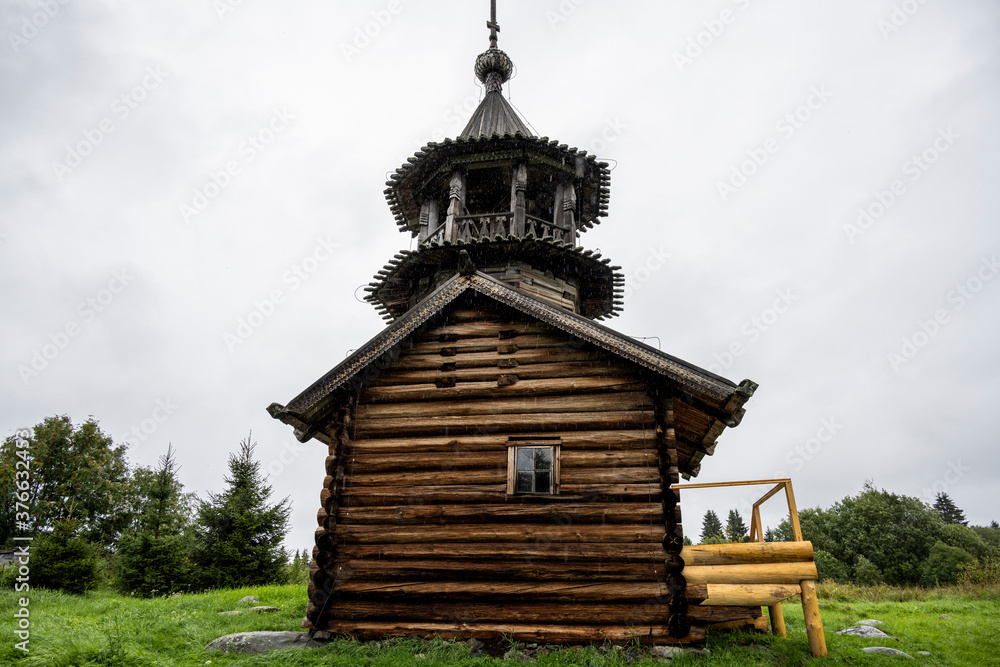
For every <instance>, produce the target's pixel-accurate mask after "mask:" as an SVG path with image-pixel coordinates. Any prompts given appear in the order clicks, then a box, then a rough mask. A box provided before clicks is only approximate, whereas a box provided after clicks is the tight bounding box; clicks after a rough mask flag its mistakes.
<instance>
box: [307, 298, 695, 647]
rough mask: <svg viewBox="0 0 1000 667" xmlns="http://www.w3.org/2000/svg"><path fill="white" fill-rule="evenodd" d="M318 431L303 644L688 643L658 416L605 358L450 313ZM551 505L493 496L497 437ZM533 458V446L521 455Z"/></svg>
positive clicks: (689, 589)
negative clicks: (455, 639)
mask: <svg viewBox="0 0 1000 667" xmlns="http://www.w3.org/2000/svg"><path fill="white" fill-rule="evenodd" d="M412 343H413V344H412V345H411V346H410V347H409V348H408V349H406V350H404V351H402V352H401V353H400V355H399V356H398V357H397V358H396V360H395V361H394V362H393V363H392V364H391V365H390V366H389V367H388V368H387V369H385V371H384V372H382V373H381V374H380V375H379V377H378V378H377V379H375V380H374V381H371V382H370V383H369V384H368V385H366V386H365V387H363V388H362V390H361V392H360V394H359V395H358V397H357V404H356V406H354V407H352V408H350V409H347V410H345V411H342V413H341V414H339V415H338V416H337V417H336V418H335V419H333V420H331V422H330V425H329V427H328V428H327V429H326V430H327V433H328V434H329V435H330V436H331V438H332V442H333V444H332V445H331V447H330V457H329V458H328V459H327V472H328V477H327V479H326V486H325V488H324V491H323V495H322V498H321V501H322V504H323V507H322V508H321V509H320V512H319V514H318V520H319V523H320V527H319V529H318V530H317V549H316V550H315V551H314V553H315V554H316V562H315V563H314V565H313V570H312V572H313V573H312V577H311V583H310V603H309V607H308V612H307V620H306V623H305V625H306V627H315V628H317V629H324V630H330V631H334V632H343V633H349V634H352V635H354V636H357V637H379V636H384V635H409V634H440V635H442V636H466V637H467V636H476V637H486V636H496V635H497V634H500V633H507V634H513V635H514V636H515V637H520V638H523V639H525V640H528V641H551V642H584V641H597V642H600V641H604V640H606V639H610V640H612V641H627V640H629V639H631V638H633V637H637V638H639V639H641V640H643V641H648V642H652V643H677V642H683V641H700V640H702V639H703V638H704V631H703V629H701V628H699V627H695V628H693V629H692V628H690V626H689V624H688V623H687V621H686V620H685V619H686V616H685V611H686V609H687V605H688V603H691V604H692V605H697V604H698V603H699V602H701V601H702V600H704V598H705V597H706V596H707V589H706V587H705V586H703V585H692V586H686V585H685V582H684V579H683V577H682V576H681V575H680V570H681V568H682V567H683V560H682V559H681V558H680V547H681V543H680V541H681V538H682V533H681V529H680V514H679V506H678V503H677V497H676V495H675V494H674V493H673V492H668V494H667V496H664V494H663V489H664V488H669V487H667V486H664V482H666V484H669V483H670V482H671V481H676V478H677V465H676V457H677V454H676V451H675V450H673V449H672V447H673V444H672V442H673V441H672V437H673V436H672V432H668V430H667V424H666V420H668V419H669V418H670V416H669V402H667V401H666V399H665V398H664V397H663V396H658V395H656V393H655V392H654V391H651V390H650V388H649V387H648V385H647V382H646V379H645V378H644V376H643V374H642V373H641V372H640V371H639V370H638V369H637V368H636V367H634V366H632V365H630V364H627V363H625V362H623V361H621V360H620V359H618V358H616V357H614V356H613V355H611V354H609V353H607V352H604V351H602V350H599V349H597V348H595V347H593V346H591V345H588V344H583V343H580V342H579V341H576V340H575V339H572V338H570V337H569V336H567V335H565V334H563V333H561V332H559V331H557V330H555V329H553V328H551V327H548V326H546V325H543V324H540V323H538V322H532V321H524V320H523V319H522V318H520V316H517V315H516V314H513V313H512V312H501V311H499V306H496V305H494V306H492V307H491V309H490V310H477V309H474V308H469V309H468V310H453V311H452V312H451V313H450V314H449V315H448V316H447V319H446V320H445V321H443V322H439V323H438V324H437V325H436V326H434V327H432V328H429V329H428V330H425V331H424V332H422V333H420V334H419V335H417V336H415V338H414V339H413V341H412ZM534 438H545V439H546V440H539V441H538V442H539V444H542V443H545V442H548V443H553V444H555V443H558V444H559V446H560V452H561V458H560V470H561V473H560V476H561V479H560V484H559V492H558V494H555V495H551V496H549V495H546V496H521V495H508V493H507V465H508V458H507V449H508V445H509V444H510V443H511V442H512V439H519V440H520V441H522V442H524V441H532V439H534ZM532 442H533V441H532Z"/></svg>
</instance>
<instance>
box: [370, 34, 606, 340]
mask: <svg viewBox="0 0 1000 667" xmlns="http://www.w3.org/2000/svg"><path fill="white" fill-rule="evenodd" d="M490 27H491V36H490V48H489V49H488V50H487V51H485V52H484V53H482V54H480V55H479V57H478V58H477V59H476V65H475V72H476V77H477V78H478V79H479V80H480V81H481V82H482V84H483V86H484V89H485V94H484V96H483V99H482V102H481V103H480V104H479V107H478V108H477V109H476V111H475V112H474V113H473V114H472V118H471V119H470V120H469V122H468V124H467V125H466V127H465V129H464V130H463V131H462V133H461V134H460V135H459V136H458V137H457V138H455V139H445V140H444V141H443V142H441V143H430V144H428V145H426V146H424V147H423V148H422V149H421V150H419V151H417V153H416V155H414V156H413V157H412V158H410V159H409V160H408V161H407V163H406V164H404V165H403V166H401V167H400V168H399V169H397V170H396V171H395V173H394V174H393V175H392V176H391V177H390V179H389V181H388V182H387V183H386V185H387V188H386V190H385V196H386V199H387V200H388V202H389V207H390V209H391V210H392V212H393V214H394V215H395V218H396V224H397V225H398V226H399V228H400V231H403V232H409V233H410V234H411V235H412V236H414V237H416V238H417V242H418V247H417V249H416V250H414V251H402V252H400V253H399V254H397V255H396V256H395V257H394V258H393V260H392V261H391V262H389V263H388V264H387V265H386V266H385V267H384V268H383V269H382V271H380V272H379V273H378V274H377V275H376V276H375V281H374V282H372V283H371V284H370V285H369V286H368V288H367V291H368V292H369V294H368V297H367V299H368V300H369V301H370V302H371V303H373V304H374V305H375V306H376V308H378V310H379V312H380V313H381V314H382V315H383V316H384V317H385V319H387V320H396V319H398V318H399V317H401V316H402V315H403V314H404V313H406V312H407V311H408V310H410V308H412V307H413V306H415V305H416V304H417V303H418V302H419V301H420V300H421V299H423V298H425V297H426V296H427V295H428V294H430V293H431V292H433V291H434V290H435V289H437V288H438V287H440V286H441V285H442V284H444V283H445V282H446V281H447V280H449V279H450V278H451V277H452V276H454V275H455V274H456V273H461V270H460V269H461V265H462V262H463V261H464V262H466V266H473V267H475V269H476V270H479V271H482V272H483V273H485V274H487V275H490V276H492V277H495V278H496V279H498V280H500V281H501V282H503V283H505V284H508V285H511V286H512V287H517V288H520V289H524V290H526V291H528V292H530V293H532V294H534V295H535V296H536V297H538V298H540V299H542V300H544V301H546V302H548V303H552V304H554V305H557V306H560V307H562V308H565V309H567V310H569V311H571V312H574V313H578V314H580V315H583V316H584V317H587V318H591V319H601V318H604V317H608V316H611V315H614V314H617V312H618V311H619V310H620V306H621V300H620V297H621V293H622V287H623V285H624V278H623V277H622V276H621V274H619V273H617V270H618V269H620V267H617V266H611V265H610V260H607V259H602V258H601V257H600V255H599V254H597V253H593V252H591V251H588V250H584V249H583V248H580V247H579V246H578V245H577V243H578V240H579V237H580V234H581V233H583V232H585V231H587V230H588V229H590V228H591V227H593V226H594V225H595V224H597V223H598V222H599V219H600V218H601V217H603V216H605V215H606V214H607V210H608V208H607V207H608V200H609V197H610V183H611V174H610V172H609V170H608V165H607V163H605V162H599V161H598V160H597V158H596V157H595V156H593V155H589V154H587V152H586V151H584V150H580V149H577V148H571V147H569V146H567V145H566V144H560V143H559V142H558V141H555V140H551V139H549V138H548V137H538V136H536V135H535V133H534V132H532V131H531V129H529V126H528V124H527V123H526V122H525V121H524V120H522V119H521V117H520V116H519V115H518V114H517V112H516V111H515V110H514V108H513V107H512V106H511V104H510V103H509V102H508V101H507V100H506V99H505V98H504V96H503V92H502V91H503V84H504V83H506V82H507V81H508V80H509V79H510V77H511V73H512V72H513V70H514V65H513V63H512V62H511V60H510V58H509V57H508V56H507V54H506V53H504V52H503V51H501V50H500V49H498V48H497V44H496V43H497V39H496V32H497V30H498V29H499V27H498V26H497V25H496V22H495V21H491V22H490ZM462 251H464V253H463V252H462ZM462 258H464V259H462Z"/></svg>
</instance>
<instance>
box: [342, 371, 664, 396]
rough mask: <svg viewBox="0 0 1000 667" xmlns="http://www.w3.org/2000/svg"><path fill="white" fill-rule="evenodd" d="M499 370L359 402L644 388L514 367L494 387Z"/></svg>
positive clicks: (625, 381) (625, 380) (387, 389)
mask: <svg viewBox="0 0 1000 667" xmlns="http://www.w3.org/2000/svg"><path fill="white" fill-rule="evenodd" d="M500 370H501V369H495V370H491V371H490V373H489V379H488V380H485V381H479V382H477V381H461V380H460V379H459V378H458V377H456V381H457V384H456V385H455V386H454V387H438V386H437V385H436V384H433V382H432V381H431V382H427V383H424V384H404V385H393V386H379V387H369V388H368V389H366V390H365V391H364V392H362V394H361V397H360V399H359V402H360V403H362V404H365V403H370V404H374V403H392V402H404V401H454V400H457V399H468V398H494V397H497V398H501V397H513V396H552V395H558V394H570V393H572V394H586V393H597V392H620V391H641V390H643V389H644V388H645V386H644V383H643V382H641V381H640V380H638V379H637V378H635V377H622V376H594V377H568V378H544V379H537V380H536V379H530V378H521V377H520V374H519V373H518V371H519V370H520V366H518V367H517V368H511V369H503V370H509V371H510V372H512V373H514V374H517V375H518V377H519V378H520V379H519V381H518V382H517V384H513V385H508V386H506V387H498V386H497V383H496V378H497V375H498V374H499V373H500ZM444 375H448V376H451V377H454V376H455V373H452V372H447V373H445V372H440V371H438V372H435V373H434V377H433V378H429V379H430V380H435V379H437V378H438V377H442V376H444Z"/></svg>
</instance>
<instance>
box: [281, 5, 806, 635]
mask: <svg viewBox="0 0 1000 667" xmlns="http://www.w3.org/2000/svg"><path fill="white" fill-rule="evenodd" d="M495 12H496V6H495V0H494V2H493V16H492V20H491V21H489V22H488V23H487V27H488V28H489V29H490V46H489V49H488V50H487V51H485V52H484V53H482V54H481V55H480V56H479V57H478V58H477V59H476V62H475V73H476V76H477V77H478V79H479V80H480V81H481V82H482V84H483V86H484V89H485V94H484V96H483V98H482V102H481V103H480V105H479V107H478V108H477V109H476V110H475V112H474V113H473V115H472V117H471V119H470V120H469V122H468V124H467V126H466V127H465V129H464V130H463V131H462V133H461V134H460V135H459V136H458V137H456V138H454V139H446V140H444V141H443V142H441V143H430V144H428V145H427V146H424V147H423V148H422V149H421V150H419V151H418V152H417V153H416V154H415V155H414V157H412V158H410V159H409V160H408V161H407V163H406V164H404V165H403V166H402V167H400V168H399V169H397V170H396V171H395V173H394V174H392V176H391V178H390V180H389V181H388V183H387V184H386V185H387V188H386V189H385V196H386V199H387V200H388V203H389V207H390V209H391V211H392V213H393V215H394V217H395V220H396V224H397V225H398V226H399V229H400V231H401V232H403V233H405V234H410V235H412V236H415V237H416V238H417V241H418V246H417V248H416V250H412V251H401V252H399V253H397V254H396V255H395V257H394V258H393V259H392V260H391V261H390V262H389V263H388V264H387V265H386V266H385V267H384V268H383V269H382V270H381V271H379V272H378V274H377V275H376V277H375V281H374V282H372V283H371V284H370V286H369V287H368V288H367V289H368V296H367V300H368V301H370V302H371V304H372V305H373V306H375V308H377V309H378V311H379V312H380V313H381V314H382V315H383V316H384V317H385V318H386V319H387V320H389V321H390V324H389V325H388V326H387V328H386V329H384V330H383V331H382V332H381V333H380V334H379V335H377V336H376V337H375V338H373V339H372V340H370V341H368V342H367V343H365V344H364V345H363V346H361V347H360V348H359V349H358V350H357V351H355V352H354V353H353V354H351V355H350V356H349V357H348V358H347V359H346V360H344V361H343V362H342V363H340V364H339V365H337V366H336V367H335V368H333V369H332V370H330V371H329V372H328V373H326V374H325V375H323V376H322V377H321V378H320V379H319V380H317V381H316V382H315V383H313V384H312V385H311V386H309V387H308V388H306V389H305V390H304V391H303V392H302V393H301V394H299V395H298V396H296V397H295V398H294V399H292V400H291V401H290V402H289V403H288V404H287V405H280V404H277V403H275V404H272V405H271V406H270V407H269V408H268V411H269V412H270V414H271V415H272V417H274V418H276V419H279V420H281V421H282V422H284V423H286V424H289V425H290V426H292V427H293V428H294V429H295V434H296V437H297V438H298V439H299V440H301V441H303V442H305V441H308V440H310V439H315V440H317V441H319V442H320V443H322V444H323V445H325V446H326V447H327V448H328V452H329V455H328V456H327V458H326V476H325V478H324V479H323V481H322V487H319V484H317V487H318V488H317V491H318V495H319V501H320V506H319V511H318V514H317V519H318V523H319V527H318V528H317V530H316V545H315V548H314V550H313V556H314V560H313V563H312V566H311V571H310V583H309V589H308V590H309V601H308V607H307V612H306V619H305V621H304V623H303V625H304V627H307V628H312V629H321V630H327V631H331V632H335V633H342V634H347V635H352V636H354V637H357V638H360V639H377V638H381V637H386V636H406V635H418V636H430V635H434V634H437V635H441V636H443V637H477V638H480V639H487V638H496V637H498V636H500V635H503V636H509V637H511V636H512V637H514V638H518V639H523V640H525V641H536V642H546V643H589V642H598V643H599V642H603V641H612V642H627V641H632V640H634V639H638V640H640V641H642V642H644V643H649V644H669V643H686V642H700V641H703V640H704V637H705V630H706V628H707V627H709V626H711V625H713V624H719V623H732V622H734V621H736V622H743V623H755V622H759V621H760V620H761V616H762V612H761V608H760V605H761V604H773V603H774V602H775V600H778V601H779V602H780V599H781V598H782V597H789V596H790V595H792V594H794V593H797V592H798V586H797V585H796V586H794V587H792V588H790V587H789V584H797V583H798V581H799V579H800V578H805V579H809V578H811V579H815V567H814V566H812V551H811V546H809V545H808V543H790V544H792V545H795V544H798V546H797V547H795V548H792V547H789V548H788V549H786V550H785V551H782V552H781V553H778V551H776V548H774V547H768V548H767V549H766V551H767V553H771V554H777V555H774V556H767V555H766V554H764V555H762V554H763V551H762V549H763V548H764V546H765V545H763V543H762V544H761V547H760V548H756V547H754V545H733V547H737V546H738V547H741V548H744V550H743V551H744V552H745V553H743V552H739V550H738V549H736V550H735V551H734V550H732V549H731V550H729V551H728V552H725V553H723V552H724V551H725V550H724V549H722V546H717V547H710V548H707V549H706V548H702V547H694V548H692V547H683V538H684V529H683V526H682V524H681V508H680V491H678V490H676V489H673V488H672V485H675V484H677V483H678V482H679V477H680V476H682V475H683V476H685V477H690V476H695V475H697V474H698V472H699V470H700V468H701V465H702V459H703V457H705V456H709V455H712V454H713V452H714V451H715V449H716V445H717V442H718V440H719V437H720V436H721V435H722V433H723V431H724V430H725V429H726V428H731V427H735V426H737V425H738V424H739V423H740V420H741V418H742V417H743V413H744V408H743V405H744V403H746V401H747V400H748V399H749V398H750V397H751V396H752V395H753V393H754V390H755V389H756V388H757V385H756V384H755V383H753V382H751V381H749V380H744V381H743V382H741V383H739V384H736V383H734V382H731V381H730V380H727V379H725V378H722V377H719V376H717V375H715V374H713V373H710V372H708V371H706V370H704V369H701V368H698V367H697V366H695V365H693V364H690V363H687V362H685V361H683V360H681V359H678V358H676V357H673V356H670V355H668V354H664V353H662V352H660V351H659V350H656V349H654V348H652V347H650V346H648V345H645V344H643V343H641V342H639V341H637V340H634V339H632V338H630V337H628V336H625V335H623V334H621V333H618V332H617V331H615V330H613V329H611V328H608V327H607V326H604V325H602V324H600V323H599V320H602V319H604V318H607V317H610V316H613V315H615V314H616V313H617V312H618V311H619V310H620V308H621V306H622V302H621V300H620V297H621V295H622V291H623V289H622V288H623V285H624V278H623V276H622V274H621V273H619V270H620V267H617V266H612V265H610V261H609V260H608V259H605V258H602V257H601V256H600V255H599V254H597V253H595V252H592V251H590V250H585V249H584V248H582V247H581V246H580V245H579V241H580V237H581V235H582V234H583V233H585V232H586V231H587V230H588V229H590V228H592V227H593V226H594V225H596V224H598V222H600V220H601V218H602V217H604V216H605V215H606V213H607V206H608V200H609V195H610V172H609V170H608V165H607V163H605V162H600V161H599V160H598V159H597V158H596V157H595V156H593V155H589V154H587V153H586V151H582V150H578V149H576V148H571V147H569V146H567V145H566V144H561V143H559V142H558V141H555V140H551V139H549V138H547V137H538V136H536V135H535V134H534V133H533V132H532V131H531V129H529V127H528V125H527V124H526V123H525V122H524V121H523V120H522V119H521V118H520V117H519V115H518V114H517V113H516V112H515V110H514V109H513V108H512V106H511V105H510V103H509V102H508V101H507V100H506V99H505V97H504V95H503V92H502V90H503V84H504V83H506V82H507V80H508V79H509V78H510V77H511V74H512V71H513V64H512V62H511V60H510V58H509V57H508V56H507V55H506V54H505V53H504V52H503V51H501V50H500V49H499V48H498V47H497V37H498V35H497V33H498V31H499V25H498V24H497V22H496V14H495ZM317 481H318V479H317ZM807 547H808V548H807ZM692 549H694V551H692ZM699 549H700V550H701V551H698V550H699ZM748 549H749V550H748ZM768 558H770V561H769V562H768V563H765V564H764V565H760V563H762V562H763V561H764V560H767V559H768ZM805 561H808V563H807V562H805ZM686 564H687V567H686ZM765 566H766V567H771V568H772V569H774V568H775V567H778V569H780V570H782V571H787V570H790V569H791V570H795V569H796V567H798V570H796V571H795V572H793V573H791V574H789V573H787V572H786V573H785V574H783V575H781V576H778V577H776V576H775V575H774V573H773V572H770V573H768V574H766V576H757V575H754V576H750V575H748V574H747V572H746V570H747V568H753V567H765ZM803 567H804V568H805V569H804V575H803V572H802V571H803ZM809 567H812V570H811V571H810V570H809ZM726 568H729V570H728V575H725V576H723V575H719V574H718V573H716V574H714V575H713V574H712V573H710V572H708V571H709V570H719V569H722V570H726ZM734 568H736V569H734ZM738 568H743V570H742V571H740V572H738V573H737V569H738ZM695 570H699V572H695ZM810 572H811V575H810ZM800 575H801V576H800ZM712 576H715V577H716V579H715V580H713V579H712ZM755 576H756V578H754V577H755ZM719 577H721V579H720V578H719ZM727 577H728V578H727ZM786 580H787V581H786ZM776 585H777V589H780V590H777V592H776ZM782 585H784V588H781V586H782ZM712 586H715V587H716V588H715V589H713V588H712ZM754 586H757V587H758V588H759V589H760V590H757V589H754V590H753V592H752V594H750V593H746V590H749V589H750V588H753V587H754ZM740 587H742V589H746V590H743V594H742V595H741V594H738V593H739V591H738V590H736V589H739V588H740ZM748 587H749V588H748ZM713 590H714V592H713ZM755 604H756V605H757V606H756V607H754V606H753V605H755ZM778 609H779V610H780V606H779V607H778ZM771 615H772V624H774V611H773V609H772V614H771ZM775 629H776V631H777V630H778V628H777V627H776V628H775ZM781 631H782V632H783V627H782V628H781ZM820 636H822V635H821V631H820ZM811 640H812V639H811V638H810V641H811ZM814 652H815V651H814Z"/></svg>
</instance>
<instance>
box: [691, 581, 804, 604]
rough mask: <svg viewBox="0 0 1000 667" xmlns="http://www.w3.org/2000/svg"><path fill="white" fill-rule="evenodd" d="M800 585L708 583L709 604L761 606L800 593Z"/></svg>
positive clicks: (705, 602) (706, 601) (706, 602)
mask: <svg viewBox="0 0 1000 667" xmlns="http://www.w3.org/2000/svg"><path fill="white" fill-rule="evenodd" d="M798 593H799V587H798V586H795V585H791V584H708V598H707V599H706V600H705V601H704V602H702V604H704V605H709V606H729V605H733V606H737V607H749V606H755V607H759V606H762V605H772V604H774V603H776V602H781V601H782V600H787V599H788V598H790V597H792V596H794V595H798Z"/></svg>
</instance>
